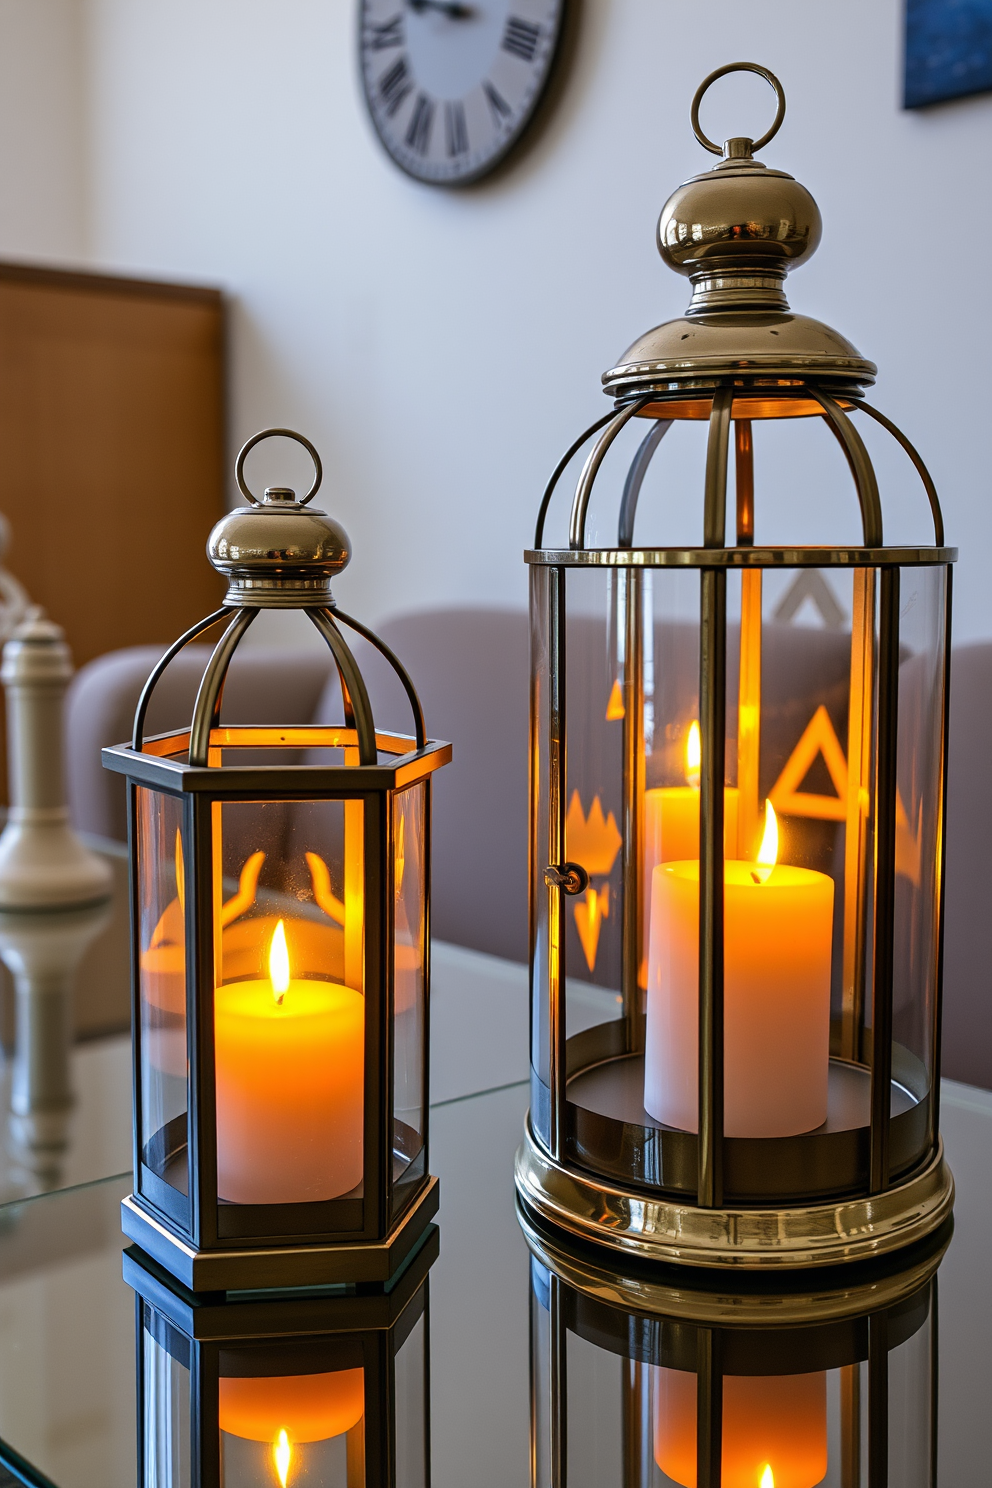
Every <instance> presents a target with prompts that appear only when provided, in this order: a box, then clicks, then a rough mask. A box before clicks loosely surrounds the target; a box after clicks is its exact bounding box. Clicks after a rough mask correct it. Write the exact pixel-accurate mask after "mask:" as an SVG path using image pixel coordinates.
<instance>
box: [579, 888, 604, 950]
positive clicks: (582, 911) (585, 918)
mask: <svg viewBox="0 0 992 1488" xmlns="http://www.w3.org/2000/svg"><path fill="white" fill-rule="evenodd" d="M609 913H610V886H609V884H604V885H603V887H602V888H601V889H594V888H593V887H592V885H591V884H590V885H589V887H588V888H587V889H586V897H585V899H584V900H582V899H578V900H576V903H575V928H576V930H577V931H578V934H579V940H580V941H581V943H582V954H583V955H584V956H585V958H586V965H587V966H588V968H589V970H590V971H595V970H596V952H597V950H598V949H599V932H600V929H601V927H602V923H603V921H604V920H605V919H607V918H608V916H609Z"/></svg>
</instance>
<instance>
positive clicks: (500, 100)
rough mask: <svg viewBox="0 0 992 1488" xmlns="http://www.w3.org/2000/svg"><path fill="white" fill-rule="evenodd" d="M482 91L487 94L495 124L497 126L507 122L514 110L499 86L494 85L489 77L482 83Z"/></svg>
mask: <svg viewBox="0 0 992 1488" xmlns="http://www.w3.org/2000/svg"><path fill="white" fill-rule="evenodd" d="M482 91H483V93H485V95H486V102H487V103H488V104H489V112H490V113H491V114H492V116H493V122H494V124H496V125H497V126H500V125H503V124H505V123H506V121H507V119H508V118H509V117H510V115H511V114H512V113H513V110H512V109H511V107H510V105H509V104H508V103H507V101H506V99H505V98H504V97H503V95H502V93H501V92H500V91H499V89H498V88H495V87H493V85H492V83H491V82H490V81H489V79H488V78H486V81H485V82H484V83H483V85H482Z"/></svg>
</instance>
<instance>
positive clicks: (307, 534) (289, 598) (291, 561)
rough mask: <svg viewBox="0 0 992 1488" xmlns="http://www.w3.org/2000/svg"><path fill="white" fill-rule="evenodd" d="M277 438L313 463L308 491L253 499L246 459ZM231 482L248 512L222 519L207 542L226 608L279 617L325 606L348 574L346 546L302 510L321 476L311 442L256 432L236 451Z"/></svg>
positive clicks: (278, 491) (329, 523)
mask: <svg viewBox="0 0 992 1488" xmlns="http://www.w3.org/2000/svg"><path fill="white" fill-rule="evenodd" d="M275 435H280V436H283V437H285V438H287V439H295V440H296V441H297V443H298V444H302V445H303V447H304V449H305V450H307V451H308V453H309V455H310V458H311V459H312V460H313V465H314V479H313V483H312V485H311V487H310V489H309V491H308V492H307V494H306V495H305V496H301V497H300V498H299V499H297V496H296V492H295V491H294V490H292V488H291V487H289V486H267V487H266V490H265V495H264V496H263V497H262V498H261V499H259V497H257V496H256V495H255V493H254V492H253V491H252V490H251V489H250V488H249V486H248V483H247V482H246V480H245V475H244V465H245V458H246V456H247V455H248V454H249V452H250V451H251V450H253V449H254V448H255V445H256V444H259V443H260V442H261V441H262V440H263V439H269V438H270V437H273V436H275ZM235 476H236V478H237V482H238V488H239V490H240V491H241V493H242V495H243V496H244V497H245V499H246V500H247V501H248V502H249V503H250V505H249V506H247V507H244V506H239V507H237V508H236V509H235V510H234V511H232V512H228V514H227V516H226V517H222V518H221V520H220V521H219V522H218V523H217V525H216V527H215V528H214V529H213V531H212V532H211V534H210V537H209V539H208V541H207V557H208V558H209V559H210V562H211V563H212V564H213V566H214V568H216V569H217V571H218V573H222V574H223V575H224V576H225V578H226V579H227V581H228V585H229V587H228V591H227V594H226V596H225V598H224V603H225V604H227V605H248V606H257V607H259V608H261V609H283V610H286V609H306V608H308V607H311V606H314V605H318V606H319V605H327V604H329V603H330V600H331V579H332V578H333V576H334V575H335V574H338V573H340V572H341V570H342V569H343V568H345V567H346V566H347V564H348V561H349V559H350V558H351V543H350V541H349V539H348V534H347V533H346V532H345V530H344V528H343V527H342V526H341V524H340V523H339V522H336V521H335V520H334V518H333V517H329V516H328V515H327V514H326V512H322V511H317V510H316V509H315V508H314V507H311V506H308V505H307V502H308V501H310V500H311V498H312V497H313V496H314V495H316V492H317V488H318V486H319V485H320V483H321V479H322V476H323V471H322V468H321V463H320V456H319V455H318V453H317V451H316V449H315V448H314V446H313V445H312V444H311V443H310V441H309V439H306V438H305V437H304V436H303V435H302V434H297V433H296V432H295V430H293V429H262V430H261V431H260V432H259V433H258V434H254V435H252V437H251V439H249V440H248V441H247V442H246V443H245V444H244V445H243V446H242V448H241V451H240V453H239V455H238V459H237V465H236V466H235Z"/></svg>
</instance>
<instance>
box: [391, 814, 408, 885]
mask: <svg viewBox="0 0 992 1488" xmlns="http://www.w3.org/2000/svg"><path fill="white" fill-rule="evenodd" d="M405 827H406V817H405V816H401V817H400V825H399V831H398V832H397V833H396V864H395V867H394V869H393V872H394V875H395V881H396V897H397V899H398V898H399V896H400V895H401V894H402V892H403V870H404V869H405V868H406V832H405V830H404V829H405Z"/></svg>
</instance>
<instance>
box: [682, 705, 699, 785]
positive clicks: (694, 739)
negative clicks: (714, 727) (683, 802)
mask: <svg viewBox="0 0 992 1488" xmlns="http://www.w3.org/2000/svg"><path fill="white" fill-rule="evenodd" d="M702 764H703V741H702V738H701V737H700V733H699V724H698V723H697V722H696V720H695V719H693V720H692V722H691V723H690V725H689V733H688V736H687V738H686V741H685V783H686V785H691V786H692V788H693V790H698V789H699V776H700V772H701V770H702Z"/></svg>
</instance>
